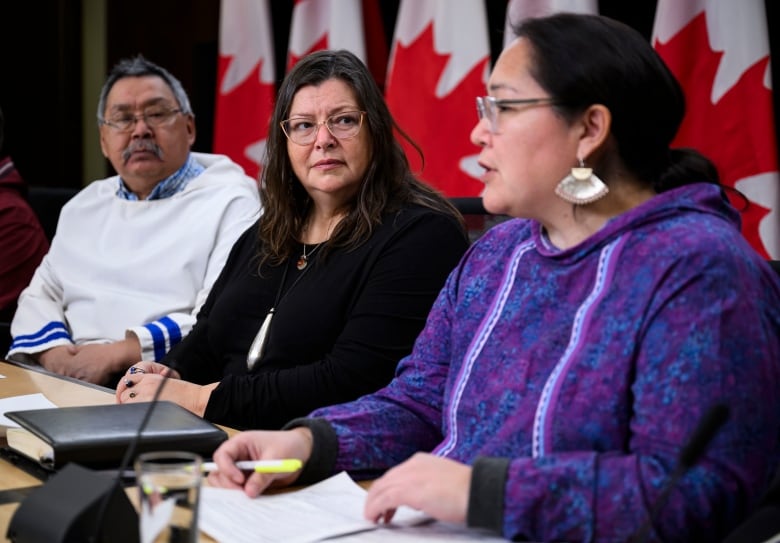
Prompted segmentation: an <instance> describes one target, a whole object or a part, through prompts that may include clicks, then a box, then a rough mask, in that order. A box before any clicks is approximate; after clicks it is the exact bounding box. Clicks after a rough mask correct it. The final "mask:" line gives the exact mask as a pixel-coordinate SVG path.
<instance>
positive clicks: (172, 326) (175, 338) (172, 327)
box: [159, 317, 181, 347]
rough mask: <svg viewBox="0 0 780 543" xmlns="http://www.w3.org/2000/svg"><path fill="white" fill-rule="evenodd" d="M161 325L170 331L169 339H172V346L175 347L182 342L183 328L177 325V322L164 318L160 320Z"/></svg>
mask: <svg viewBox="0 0 780 543" xmlns="http://www.w3.org/2000/svg"><path fill="white" fill-rule="evenodd" d="M159 323H160V324H162V325H163V326H165V329H166V330H168V337H169V338H170V344H171V345H170V346H171V347H173V346H174V345H176V344H177V343H179V342H180V341H181V328H179V325H178V324H176V321H175V320H173V319H172V318H170V317H163V318H161V319H160V320H159Z"/></svg>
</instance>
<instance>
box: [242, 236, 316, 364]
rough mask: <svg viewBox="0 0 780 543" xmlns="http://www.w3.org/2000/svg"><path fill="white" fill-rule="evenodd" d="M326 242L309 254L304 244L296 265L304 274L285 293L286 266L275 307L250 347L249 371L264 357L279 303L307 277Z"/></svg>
mask: <svg viewBox="0 0 780 543" xmlns="http://www.w3.org/2000/svg"><path fill="white" fill-rule="evenodd" d="M323 243H324V242H320V243H318V244H317V245H316V246H315V247H314V248H313V249H312V250H311V251H309V253H308V254H307V253H306V244H305V243H304V244H303V254H302V255H301V256H300V258H298V261H297V262H296V263H295V267H296V268H298V269H299V270H301V271H302V272H303V273H301V274H300V275H298V277H296V278H295V281H293V283H292V285H290V288H288V289H287V290H286V291H284V293H282V292H283V290H282V289H284V284H285V282H286V281H287V270H289V269H290V266H289V264H287V265H285V267H284V272H283V273H282V281H281V283H279V290H277V291H276V299H275V300H274V305H273V307H271V309H269V310H268V314H267V315H266V316H265V319H263V324H262V325H261V326H260V330H258V331H257V335H256V336H255V339H254V341H252V345H251V346H250V347H249V352H248V353H247V357H246V368H247V370H249V371H252V369H253V368H254V367H255V364H257V361H258V360H260V359H261V358H262V357H263V352H264V351H265V344H266V342H267V341H268V331H269V329H270V328H271V320H272V319H273V316H274V313H275V312H276V308H277V307H278V306H279V302H281V301H282V299H283V298H284V297H285V296H287V294H288V293H289V292H290V291H291V290H292V289H293V288H295V285H297V284H298V281H300V280H301V278H303V276H304V275H306V272H307V271H309V270H308V269H307V268H306V267H307V266H308V265H309V258H311V256H312V255H313V254H314V252H315V251H316V250H317V249H319V248H320V245H322V244H323Z"/></svg>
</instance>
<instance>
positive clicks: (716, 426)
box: [629, 403, 729, 543]
mask: <svg viewBox="0 0 780 543" xmlns="http://www.w3.org/2000/svg"><path fill="white" fill-rule="evenodd" d="M728 418H729V408H728V406H727V405H725V404H722V403H719V404H715V405H713V406H712V407H710V408H709V409H708V410H707V412H706V413H704V415H703V416H702V417H701V419H699V422H698V424H697V425H696V428H695V429H694V431H693V434H691V437H690V438H689V439H688V442H687V443H686V444H685V445H684V446H683V448H682V450H681V451H680V456H679V457H678V458H677V466H676V467H675V469H674V471H673V472H672V474H671V476H670V477H669V479H667V481H666V483H664V486H663V488H662V489H661V492H660V494H659V495H658V497H657V498H656V500H655V503H654V504H653V507H652V508H651V509H650V513H649V514H648V515H647V517H646V518H645V520H644V522H643V523H642V524H641V525H640V527H639V530H637V532H636V533H635V534H634V535H633V536H632V537H631V538H630V539H629V541H630V542H631V543H643V542H644V541H645V539H647V534H648V533H649V532H650V528H651V527H652V525H653V520H655V519H656V518H658V515H659V514H660V513H661V510H662V509H663V508H664V506H665V505H666V502H667V500H668V499H669V494H670V493H671V491H672V490H673V489H674V487H675V486H677V483H678V482H679V481H680V479H681V478H682V476H683V475H685V473H686V472H687V471H688V470H689V469H690V468H691V467H693V465H694V464H696V462H698V461H699V458H701V455H702V454H704V451H705V450H706V449H707V446H708V445H709V444H710V442H711V441H712V439H713V438H714V437H715V435H716V434H717V433H718V431H719V430H720V429H721V427H722V426H723V425H724V424H725V423H726V421H727V420H728Z"/></svg>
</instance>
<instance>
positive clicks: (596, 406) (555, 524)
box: [209, 14, 780, 542]
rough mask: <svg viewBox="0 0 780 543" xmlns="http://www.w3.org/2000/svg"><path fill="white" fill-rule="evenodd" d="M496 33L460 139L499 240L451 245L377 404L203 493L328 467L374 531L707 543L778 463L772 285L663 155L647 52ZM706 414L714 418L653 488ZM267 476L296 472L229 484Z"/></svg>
mask: <svg viewBox="0 0 780 543" xmlns="http://www.w3.org/2000/svg"><path fill="white" fill-rule="evenodd" d="M515 33H516V35H517V38H516V39H515V41H514V42H513V43H512V44H511V45H509V46H508V47H507V48H506V49H505V50H504V51H503V52H502V54H501V56H500V58H499V59H498V61H497V63H496V66H495V68H494V70H493V73H492V75H491V77H490V80H489V82H488V87H487V93H488V96H485V97H481V98H478V99H477V109H478V113H479V121H478V123H477V124H476V126H475V127H474V130H473V132H472V135H471V139H472V141H473V142H474V143H475V144H477V145H478V146H479V147H480V149H481V151H480V154H479V163H480V165H481V166H482V167H483V168H484V170H485V173H484V175H483V177H482V181H483V182H484V183H485V191H484V194H483V201H484V205H485V208H486V209H487V210H489V211H491V212H493V213H500V214H506V215H511V216H512V217H516V219H514V220H509V221H506V222H503V223H501V224H499V225H498V226H496V227H494V228H493V229H491V230H490V231H489V232H487V233H486V234H485V235H484V236H483V237H482V238H481V239H479V240H478V241H477V242H476V243H474V245H472V247H471V248H470V250H469V251H468V253H467V254H466V255H465V256H464V258H463V259H462V261H461V262H460V264H459V265H458V267H457V268H456V269H455V270H454V271H453V272H452V273H451V274H450V277H449V279H448V281H447V283H446V285H445V287H444V289H443V290H442V291H441V293H440V295H439V297H438V299H437V301H436V303H435V304H434V306H433V308H432V310H431V313H430V315H429V318H428V321H427V324H426V327H425V329H424V330H423V332H422V333H421V335H420V336H419V337H418V339H417V341H416V343H415V346H414V350H413V352H412V353H411V354H410V355H409V356H408V357H406V358H404V359H403V360H402V361H401V362H400V364H399V367H398V371H397V374H396V377H395V379H394V380H393V381H392V382H391V383H390V384H389V385H388V386H387V387H385V388H383V389H381V390H379V391H378V392H376V393H373V394H370V395H367V396H364V397H362V398H360V399H358V400H356V401H354V402H350V403H347V404H341V405H336V406H330V407H326V408H322V409H319V410H317V411H314V412H313V413H311V414H310V416H309V417H307V418H305V419H297V420H294V421H292V422H290V423H289V424H288V425H287V426H286V428H287V430H286V431H281V432H245V433H242V434H239V435H238V436H236V437H234V438H232V439H230V440H229V441H227V442H226V443H225V444H223V445H222V446H221V447H220V449H219V450H218V451H217V452H216V453H215V455H214V459H215V461H216V462H217V464H218V466H219V471H218V472H215V473H212V474H211V475H210V476H209V481H210V482H211V483H212V484H215V485H220V486H227V487H235V488H244V490H245V492H246V493H247V494H249V495H256V494H258V493H260V492H262V491H263V490H264V489H265V488H266V487H268V486H269V485H271V484H273V485H274V486H279V485H283V484H290V483H293V482H295V483H296V484H305V483H310V482H313V481H316V480H319V479H322V478H324V477H327V476H329V475H331V474H334V473H337V472H339V471H342V470H347V471H348V472H350V473H351V474H352V476H353V477H355V478H373V477H378V478H377V479H376V480H375V481H374V482H373V484H372V485H371V488H370V491H369V493H368V498H367V501H366V508H365V514H366V517H367V518H369V519H372V520H375V521H387V520H389V519H390V518H392V515H393V513H394V511H395V509H396V508H397V507H398V506H401V505H408V506H411V507H414V508H417V509H421V510H423V511H425V512H426V513H428V514H429V515H431V516H432V517H434V518H436V519H439V520H444V521H449V522H455V523H462V524H464V525H467V526H474V527H483V528H488V529H491V530H493V531H495V532H496V533H498V534H501V535H502V536H504V537H506V538H512V539H520V540H525V539H530V540H535V541H570V542H574V541H609V542H612V541H627V540H631V539H632V538H635V539H641V540H644V541H686V542H690V541H720V540H721V539H722V538H723V537H724V536H725V535H726V534H727V533H728V532H729V531H730V530H731V529H732V528H733V527H734V526H735V525H736V524H737V523H738V522H740V521H741V520H742V519H744V518H745V516H746V515H747V514H748V513H749V512H750V510H751V508H753V507H754V506H755V504H756V502H757V500H758V499H759V498H760V496H761V494H762V492H763V491H764V490H765V489H766V488H767V485H768V483H769V481H770V479H771V476H772V474H773V472H774V470H775V469H776V468H777V465H778V460H780V442H779V441H780V281H778V278H777V276H776V274H775V273H774V272H773V271H772V270H771V268H770V267H769V266H768V265H767V263H766V262H765V261H764V260H763V259H762V258H761V257H760V256H759V255H758V254H757V253H756V252H755V251H754V250H753V249H752V248H751V247H750V246H749V245H748V244H747V243H746V241H745V240H744V238H743V237H742V235H741V233H740V219H739V214H738V213H737V211H736V210H735V209H734V208H733V207H732V206H731V205H730V203H729V201H728V199H727V198H726V197H725V196H724V191H723V190H722V187H721V186H720V185H719V184H718V176H717V172H716V170H715V168H714V166H713V165H712V164H711V162H710V161H709V160H708V159H706V158H705V157H703V156H702V155H700V154H699V153H697V152H695V151H693V150H684V149H671V148H670V143H671V141H672V139H673V138H674V136H675V133H676V132H677V129H678V127H679V125H680V122H681V120H682V118H683V115H684V111H685V105H684V98H683V94H682V91H681V89H680V86H679V84H678V83H677V82H676V80H675V79H674V77H673V76H672V74H671V73H670V71H669V70H668V69H667V68H666V67H665V65H664V64H663V62H662V61H661V59H660V58H659V57H658V55H657V54H656V53H655V52H654V51H653V49H652V47H651V46H650V45H649V43H648V42H647V40H646V39H644V38H643V37H642V36H641V35H640V34H639V33H637V32H636V31H634V30H632V29H630V28H629V27H627V26H625V25H623V24H621V23H618V22H616V21H613V20H610V19H608V18H605V17H601V16H594V15H574V14H559V15H554V16H551V17H545V18H540V19H532V20H528V21H526V22H524V23H522V24H521V25H520V26H518V27H517V28H515ZM716 404H718V405H724V406H726V408H727V409H728V411H729V412H730V416H729V417H728V419H727V420H726V422H725V424H723V425H722V427H720V428H716V429H715V430H716V431H715V435H714V438H713V439H712V441H711V442H709V443H708V444H705V445H706V446H705V447H704V450H703V452H702V454H701V455H700V456H699V457H696V458H693V460H692V463H693V465H692V467H691V468H690V469H688V470H687V472H686V473H684V475H683V476H682V477H681V478H680V479H679V480H677V481H676V482H674V483H673V484H670V483H669V481H671V480H672V479H673V475H672V474H673V472H674V471H675V469H676V467H677V466H678V461H679V460H678V459H679V457H680V455H681V452H682V450H683V448H684V447H685V445H686V443H688V441H689V439H690V437H691V436H692V434H694V432H695V429H696V427H697V424H698V422H699V421H700V420H701V419H702V417H704V415H705V414H706V413H708V412H709V410H710V408H711V407H712V406H713V405H716ZM279 457H296V458H300V459H302V460H303V461H304V462H305V464H304V468H303V470H302V471H301V472H300V473H296V474H293V475H278V474H277V475H269V474H248V473H244V472H241V471H239V470H238V469H237V468H236V467H235V466H234V465H233V462H234V461H236V460H239V459H261V458H279ZM665 488H668V489H669V492H668V496H666V497H663V495H664V493H665ZM667 498H668V499H667ZM658 503H660V504H662V505H663V507H661V508H660V510H659V511H657V512H651V511H652V510H653V508H654V505H656V504H658ZM650 517H652V520H648V519H649V518H650Z"/></svg>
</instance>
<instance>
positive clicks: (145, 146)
mask: <svg viewBox="0 0 780 543" xmlns="http://www.w3.org/2000/svg"><path fill="white" fill-rule="evenodd" d="M137 151H149V152H151V153H154V156H156V157H157V158H159V159H162V149H160V146H159V145H157V144H156V143H154V142H153V141H151V140H134V141H131V142H130V145H128V146H127V149H125V150H124V151H122V161H123V162H127V161H128V160H130V156H131V155H132V154H133V153H135V152H137Z"/></svg>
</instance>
